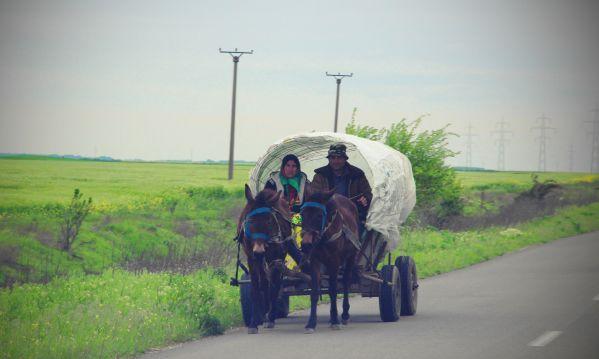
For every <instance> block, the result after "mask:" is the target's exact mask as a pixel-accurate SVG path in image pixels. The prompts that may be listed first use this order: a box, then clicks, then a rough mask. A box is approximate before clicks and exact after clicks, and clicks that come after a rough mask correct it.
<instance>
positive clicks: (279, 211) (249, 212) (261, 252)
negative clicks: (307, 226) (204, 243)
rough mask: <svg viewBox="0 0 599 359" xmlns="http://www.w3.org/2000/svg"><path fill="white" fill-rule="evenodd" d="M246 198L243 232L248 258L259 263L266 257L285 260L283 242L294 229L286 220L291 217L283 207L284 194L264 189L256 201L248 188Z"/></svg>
mask: <svg viewBox="0 0 599 359" xmlns="http://www.w3.org/2000/svg"><path fill="white" fill-rule="evenodd" d="M245 197H246V200H247V204H246V206H245V209H244V210H243V212H242V217H241V218H240V227H242V228H240V230H242V231H243V243H244V250H245V252H246V255H247V256H248V258H250V256H251V257H252V258H254V259H256V260H258V261H262V260H263V259H264V258H265V257H266V258H267V260H268V259H270V260H272V259H281V258H283V257H284V251H283V249H282V246H281V245H280V242H281V241H282V240H284V239H285V238H286V237H287V236H289V234H290V232H291V227H290V225H289V223H288V222H287V221H286V220H285V219H284V218H285V216H287V217H288V216H289V215H288V213H286V212H288V210H286V208H285V205H284V204H283V203H282V201H283V200H282V199H281V192H275V191H272V190H269V189H264V190H262V191H261V192H259V193H258V194H257V195H256V197H253V196H252V192H251V190H250V188H249V186H248V185H247V184H246V185H245Z"/></svg>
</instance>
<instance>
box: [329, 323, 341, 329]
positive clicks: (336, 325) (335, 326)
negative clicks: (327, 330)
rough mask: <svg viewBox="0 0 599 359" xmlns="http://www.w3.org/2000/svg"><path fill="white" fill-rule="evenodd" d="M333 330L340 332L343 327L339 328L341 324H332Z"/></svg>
mask: <svg viewBox="0 0 599 359" xmlns="http://www.w3.org/2000/svg"><path fill="white" fill-rule="evenodd" d="M331 329H332V330H339V329H341V327H340V326H339V324H331Z"/></svg>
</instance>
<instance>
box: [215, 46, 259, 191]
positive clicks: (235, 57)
mask: <svg viewBox="0 0 599 359" xmlns="http://www.w3.org/2000/svg"><path fill="white" fill-rule="evenodd" d="M218 51H219V52H220V53H221V54H229V55H231V57H232V58H233V103H232V104H231V137H230V140H229V180H232V179H233V164H234V158H233V150H234V147H235V97H236V94H237V63H238V62H239V58H240V57H241V56H242V55H244V54H248V55H251V54H253V53H254V50H251V51H238V50H237V48H235V51H223V50H221V49H220V48H219V49H218Z"/></svg>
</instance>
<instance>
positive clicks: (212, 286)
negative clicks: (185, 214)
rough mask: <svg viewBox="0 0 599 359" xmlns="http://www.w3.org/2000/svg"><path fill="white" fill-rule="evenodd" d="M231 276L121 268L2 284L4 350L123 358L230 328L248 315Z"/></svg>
mask: <svg viewBox="0 0 599 359" xmlns="http://www.w3.org/2000/svg"><path fill="white" fill-rule="evenodd" d="M226 279H227V278H226V276H224V275H222V274H218V273H215V272H213V271H210V270H205V271H199V272H197V273H195V274H193V275H187V276H183V275H174V274H168V273H161V274H150V273H143V274H132V273H129V272H125V271H120V270H116V271H114V272H112V271H107V272H105V273H104V274H103V275H101V276H86V277H72V278H70V279H68V280H63V279H58V280H55V281H53V282H52V283H50V284H48V285H24V286H20V287H16V288H14V289H13V290H2V291H0V346H1V347H2V356H3V357H5V358H109V357H111V358H112V357H122V356H131V355H134V354H136V353H140V352H142V351H144V350H147V349H149V348H153V347H160V346H163V345H165V344H167V343H169V342H174V341H184V340H188V339H191V338H195V337H198V336H201V335H213V334H219V333H222V331H223V330H224V329H225V328H228V327H230V326H232V325H234V324H237V323H238V322H239V318H240V315H241V313H240V308H239V303H238V296H237V294H236V292H235V291H234V290H232V289H231V288H230V287H229V285H228V282H227V280H226Z"/></svg>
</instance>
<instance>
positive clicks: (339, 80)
mask: <svg viewBox="0 0 599 359" xmlns="http://www.w3.org/2000/svg"><path fill="white" fill-rule="evenodd" d="M326 75H327V76H331V77H334V78H335V80H336V81H337V100H336V101H335V125H334V126H333V132H337V119H338V118H339V87H340V86H341V80H342V79H343V78H344V77H352V76H354V73H353V72H352V73H350V74H342V73H339V72H338V73H337V74H336V75H335V74H329V73H328V72H327V73H326Z"/></svg>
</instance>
